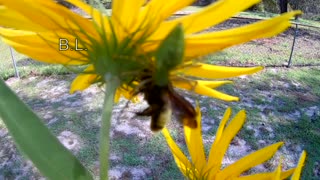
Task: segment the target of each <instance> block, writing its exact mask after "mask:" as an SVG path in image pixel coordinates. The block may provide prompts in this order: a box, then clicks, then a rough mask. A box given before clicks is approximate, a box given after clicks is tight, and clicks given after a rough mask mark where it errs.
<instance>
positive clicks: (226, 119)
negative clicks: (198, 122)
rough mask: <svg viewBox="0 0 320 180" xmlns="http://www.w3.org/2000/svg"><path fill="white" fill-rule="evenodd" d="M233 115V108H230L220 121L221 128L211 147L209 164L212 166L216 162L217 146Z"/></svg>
mask: <svg viewBox="0 0 320 180" xmlns="http://www.w3.org/2000/svg"><path fill="white" fill-rule="evenodd" d="M230 115H231V108H230V107H228V109H227V110H226V111H225V112H224V115H223V118H222V120H221V121H220V124H219V127H218V129H217V132H216V137H215V138H214V142H213V143H212V145H211V149H210V152H209V158H208V164H212V162H213V161H214V158H215V157H214V151H216V149H215V148H217V144H218V143H219V142H220V138H221V136H222V133H223V131H224V127H225V125H226V124H227V122H228V120H229V118H230Z"/></svg>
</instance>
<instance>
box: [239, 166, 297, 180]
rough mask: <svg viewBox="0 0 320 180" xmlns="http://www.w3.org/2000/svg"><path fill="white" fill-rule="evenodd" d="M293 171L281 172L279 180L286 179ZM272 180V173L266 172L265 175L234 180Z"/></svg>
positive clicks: (260, 174)
mask: <svg viewBox="0 0 320 180" xmlns="http://www.w3.org/2000/svg"><path fill="white" fill-rule="evenodd" d="M294 170H295V169H294V168H293V169H290V170H287V171H284V172H281V179H286V178H288V177H289V176H290V175H291V174H292V173H293V171H294ZM273 178H274V172H267V173H257V174H252V175H247V176H241V177H238V178H234V179H236V180H270V179H273Z"/></svg>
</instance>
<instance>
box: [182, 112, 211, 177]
mask: <svg viewBox="0 0 320 180" xmlns="http://www.w3.org/2000/svg"><path fill="white" fill-rule="evenodd" d="M196 112H197V118H196V120H197V124H198V126H197V128H195V129H192V128H189V127H188V126H184V135H185V140H186V144H187V147H188V150H189V154H190V155H191V159H192V162H193V164H194V165H195V167H196V169H197V170H199V171H200V172H201V171H202V170H205V169H204V167H205V165H206V158H205V154H204V148H203V141H202V135H201V112H200V108H199V106H197V108H196Z"/></svg>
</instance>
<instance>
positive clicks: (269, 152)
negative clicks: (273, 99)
mask: <svg viewBox="0 0 320 180" xmlns="http://www.w3.org/2000/svg"><path fill="white" fill-rule="evenodd" d="M197 111H198V116H197V121H198V123H200V122H201V113H200V112H199V111H200V110H199V107H198V108H197ZM230 115H231V108H228V109H227V110H226V112H225V114H224V117H223V118H222V120H221V121H220V125H219V127H218V130H217V132H216V136H215V139H214V142H213V144H212V145H211V149H210V152H209V155H208V158H206V157H205V152H204V146H203V141H202V136H201V124H200V126H198V127H197V128H195V129H192V128H189V127H187V126H184V134H185V141H186V144H187V147H188V151H189V154H190V156H191V161H190V160H189V159H188V158H187V156H185V155H184V154H183V152H182V151H181V150H180V148H179V147H178V145H177V144H176V143H175V142H174V140H173V139H172V137H171V136H170V133H169V131H168V129H166V128H164V129H163V130H162V134H163V135H164V137H165V139H166V141H167V143H168V145H169V147H170V149H171V152H172V155H173V157H174V160H175V162H176V164H177V166H178V168H179V169H180V171H181V172H182V174H183V175H184V176H186V177H187V178H188V179H210V180H215V179H218V180H224V179H241V180H251V179H252V180H254V179H266V180H267V179H279V180H280V179H286V178H288V177H289V176H290V175H292V179H294V180H298V179H299V177H300V173H301V169H302V167H303V164H304V160H305V158H306V152H305V151H303V152H302V154H301V157H300V160H299V163H298V165H297V167H296V168H292V169H289V170H286V171H282V170H281V163H279V166H278V168H276V170H275V171H274V172H267V173H257V174H252V175H242V173H244V172H245V171H247V170H249V169H250V168H252V167H255V166H257V165H259V164H261V163H263V162H265V161H267V160H269V159H270V158H271V157H272V156H273V155H274V154H275V153H276V152H277V149H278V148H279V147H280V146H281V145H282V144H283V142H278V143H275V144H272V145H269V146H267V147H264V148H262V149H260V150H258V151H255V152H253V153H251V154H249V155H247V156H245V157H243V158H241V159H240V160H238V161H236V162H234V163H233V164H230V165H228V166H226V167H224V168H222V160H223V157H224V155H225V153H226V150H227V148H228V146H229V144H230V142H231V140H232V139H233V138H234V137H235V136H236V134H237V132H239V130H240V129H241V127H242V125H243V124H244V122H245V118H246V114H245V111H244V110H242V111H240V112H239V113H238V114H237V115H236V116H235V117H234V118H233V119H232V120H230V122H229V123H228V125H226V124H227V122H228V120H229V118H230Z"/></svg>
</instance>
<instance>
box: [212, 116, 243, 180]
mask: <svg viewBox="0 0 320 180" xmlns="http://www.w3.org/2000/svg"><path fill="white" fill-rule="evenodd" d="M245 118H246V113H245V111H244V110H241V111H240V112H239V113H238V114H237V115H236V116H235V117H234V118H233V119H232V120H231V122H230V123H229V124H228V126H227V127H226V128H225V130H224V131H223V133H222V135H221V138H220V140H219V142H218V143H216V144H215V146H212V147H211V149H213V150H212V157H213V158H212V159H211V161H210V159H209V161H208V165H207V168H208V169H210V174H209V179H213V178H214V176H215V175H216V174H217V173H218V172H219V171H220V167H221V162H222V159H223V157H224V154H225V153H226V150H227V149H228V147H229V145H230V142H231V140H232V139H233V138H234V136H235V135H236V134H237V133H238V131H239V130H240V129H241V127H242V125H243V123H244V121H245ZM217 179H220V178H217Z"/></svg>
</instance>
